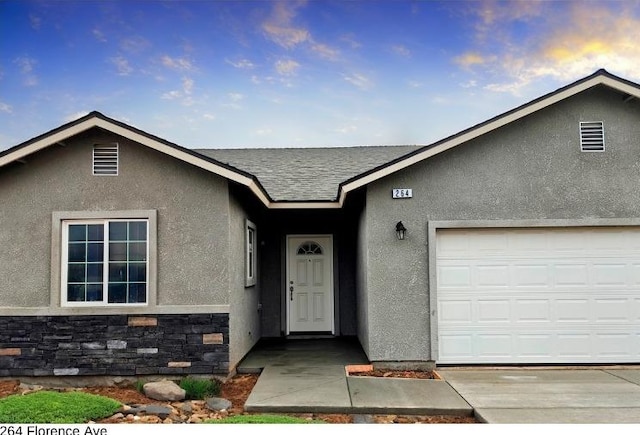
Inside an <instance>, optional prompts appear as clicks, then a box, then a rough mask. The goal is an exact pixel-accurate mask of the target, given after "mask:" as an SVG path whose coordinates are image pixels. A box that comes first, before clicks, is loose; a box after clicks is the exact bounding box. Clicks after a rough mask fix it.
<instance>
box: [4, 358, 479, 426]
mask: <svg viewBox="0 0 640 435" xmlns="http://www.w3.org/2000/svg"><path fill="white" fill-rule="evenodd" d="M391 372H393V374H394V375H397V376H395V377H416V376H421V375H424V374H426V373H428V372H409V371H397V370H396V371H388V370H379V371H376V374H377V375H379V376H381V377H389V376H391V375H390V374H389V373H391ZM354 375H355V374H352V375H351V376H354ZM385 375H386V376H385ZM359 376H372V375H371V373H368V372H364V373H362V374H359ZM258 377H259V375H257V374H243V375H236V376H234V377H233V378H231V379H229V380H228V381H227V382H225V383H224V384H223V385H222V389H221V392H220V396H221V397H223V398H225V399H227V400H229V401H231V403H232V407H231V408H230V409H229V411H228V413H227V414H226V415H237V414H246V413H245V412H244V403H245V402H246V400H247V398H248V397H249V394H250V393H251V390H252V389H253V387H254V386H255V384H256V382H257V381H258ZM426 379H433V378H426ZM81 391H84V392H87V393H91V394H97V395H100V396H106V397H110V398H112V399H115V400H117V401H119V402H121V403H123V404H128V405H133V404H154V403H155V404H164V405H166V403H164V402H158V401H156V400H152V399H149V398H148V397H146V396H145V395H144V394H141V393H140V392H138V391H137V390H136V389H135V388H134V387H87V388H82V389H81ZM20 393H21V389H20V384H19V382H18V381H0V398H2V397H6V396H9V395H12V394H20ZM174 405H175V404H174ZM291 415H295V416H298V417H302V418H306V419H314V420H323V421H325V422H327V423H334V424H349V423H353V415H350V414H291ZM151 417H153V416H151ZM372 420H373V422H375V423H378V424H393V423H412V424H415V423H423V424H431V423H448V424H451V423H477V421H476V420H475V418H473V417H460V416H451V415H431V416H407V415H374V416H372ZM104 422H108V423H132V422H133V421H131V419H126V418H124V417H122V418H118V419H115V420H114V419H105V420H104ZM165 422H166V421H165ZM138 423H162V421H159V419H158V418H155V419H153V418H149V419H146V418H144V419H143V420H142V421H138Z"/></svg>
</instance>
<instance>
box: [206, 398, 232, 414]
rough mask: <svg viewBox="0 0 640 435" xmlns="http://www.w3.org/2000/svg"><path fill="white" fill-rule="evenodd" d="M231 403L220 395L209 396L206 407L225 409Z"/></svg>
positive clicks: (217, 409)
mask: <svg viewBox="0 0 640 435" xmlns="http://www.w3.org/2000/svg"><path fill="white" fill-rule="evenodd" d="M231 406H232V403H231V402H230V401H228V400H227V399H222V398H220V397H211V398H209V399H207V408H208V409H210V410H212V411H222V410H224V411H226V410H227V409H229V408H231Z"/></svg>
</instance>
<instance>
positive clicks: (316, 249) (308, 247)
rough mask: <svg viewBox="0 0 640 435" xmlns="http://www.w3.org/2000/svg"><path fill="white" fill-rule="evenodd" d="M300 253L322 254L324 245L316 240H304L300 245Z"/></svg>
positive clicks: (298, 252) (298, 251)
mask: <svg viewBox="0 0 640 435" xmlns="http://www.w3.org/2000/svg"><path fill="white" fill-rule="evenodd" d="M297 254H298V255H322V254H323V251H322V246H320V245H318V244H317V243H316V242H304V243H301V244H300V246H298V250H297Z"/></svg>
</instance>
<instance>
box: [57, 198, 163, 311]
mask: <svg viewBox="0 0 640 435" xmlns="http://www.w3.org/2000/svg"><path fill="white" fill-rule="evenodd" d="M142 220H145V221H147V257H146V258H147V265H146V266H147V282H146V284H147V286H146V287H147V294H146V302H145V303H108V294H107V292H106V291H105V293H103V295H104V300H103V301H90V302H77V301H72V302H69V301H67V282H66V278H67V277H66V275H67V256H68V230H67V229H65V228H68V224H74V223H78V224H82V223H87V222H88V223H96V222H100V221H102V222H105V221H142ZM106 238H107V240H108V236H107V237H106ZM105 259H107V257H105ZM105 264H108V260H107V261H105ZM104 269H105V270H103V273H108V267H104ZM105 271H106V272H105ZM107 278H108V275H107ZM104 285H108V279H107V280H105V281H104ZM156 304H157V211H156V210H130V211H87V212H83V211H67V212H53V215H52V244H51V305H52V306H54V307H56V306H58V307H62V308H72V309H74V310H78V309H82V308H88V309H90V310H91V309H100V310H102V309H117V310H122V309H127V308H133V309H135V308H138V309H139V308H144V307H151V306H155V305H156ZM74 312H75V311H74ZM90 312H94V311H90ZM96 312H97V311H96Z"/></svg>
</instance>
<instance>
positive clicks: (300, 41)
mask: <svg viewBox="0 0 640 435" xmlns="http://www.w3.org/2000/svg"><path fill="white" fill-rule="evenodd" d="M306 4H307V2H306V1H300V0H299V1H282V0H281V1H277V2H274V3H273V9H272V11H271V14H270V15H269V17H268V18H267V19H266V20H265V21H264V22H263V23H262V31H263V33H264V35H265V37H266V38H267V39H269V40H270V41H272V42H274V43H275V44H277V45H279V46H280V47H282V48H285V49H287V50H291V49H294V48H296V47H298V46H302V47H305V48H307V49H309V50H311V52H312V53H314V54H316V55H318V56H319V57H321V58H324V59H328V60H336V59H337V58H338V56H339V54H340V51H339V50H338V49H336V48H333V47H330V46H329V45H327V44H323V43H320V42H317V41H315V40H314V39H313V37H312V36H311V32H310V31H309V30H308V29H307V28H305V27H303V26H300V25H296V24H295V23H294V19H295V18H296V16H297V14H298V10H299V9H300V8H302V7H303V6H305V5H306Z"/></svg>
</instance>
